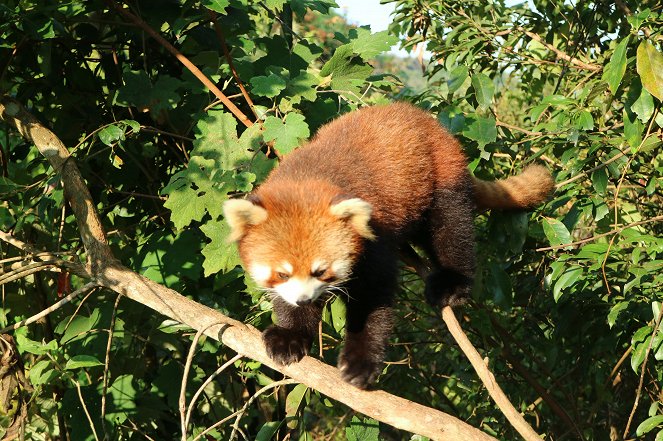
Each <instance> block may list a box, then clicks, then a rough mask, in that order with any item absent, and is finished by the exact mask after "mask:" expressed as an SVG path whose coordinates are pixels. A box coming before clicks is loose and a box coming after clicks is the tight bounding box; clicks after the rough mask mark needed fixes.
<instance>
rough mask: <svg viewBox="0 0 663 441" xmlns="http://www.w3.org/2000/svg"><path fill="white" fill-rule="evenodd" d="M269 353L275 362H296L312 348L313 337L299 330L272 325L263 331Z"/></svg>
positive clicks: (263, 338)
mask: <svg viewBox="0 0 663 441" xmlns="http://www.w3.org/2000/svg"><path fill="white" fill-rule="evenodd" d="M262 341H263V342H265V347H266V349H267V355H269V358H271V359H272V360H274V361H275V362H277V363H279V364H282V365H288V364H292V363H296V362H298V361H299V360H301V359H302V358H304V355H306V354H308V351H309V349H310V348H311V343H312V341H311V339H310V338H308V337H307V336H306V335H304V334H302V333H301V332H298V331H293V330H291V329H286V328H281V327H280V326H276V325H272V326H270V327H269V328H267V329H265V331H264V332H263V333H262Z"/></svg>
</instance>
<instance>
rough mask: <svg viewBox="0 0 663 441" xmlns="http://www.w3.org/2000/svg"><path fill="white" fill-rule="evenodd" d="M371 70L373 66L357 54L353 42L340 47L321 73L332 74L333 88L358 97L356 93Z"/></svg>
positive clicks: (323, 74)
mask: <svg viewBox="0 0 663 441" xmlns="http://www.w3.org/2000/svg"><path fill="white" fill-rule="evenodd" d="M371 72H373V68H372V67H371V66H370V65H368V64H366V63H365V62H364V61H363V60H362V58H361V57H359V56H358V55H356V54H355V52H354V50H353V48H352V44H344V45H343V46H340V47H338V48H337V49H336V51H334V55H332V57H331V58H330V59H329V61H327V62H326V63H325V65H324V66H322V69H321V70H320V75H321V76H322V77H328V76H331V86H332V88H333V89H335V90H338V91H343V92H349V93H350V94H351V95H352V96H353V97H355V98H356V96H355V95H356V94H357V93H358V92H359V90H360V88H361V86H362V85H363V84H364V82H365V81H366V78H368V76H369V75H370V74H371Z"/></svg>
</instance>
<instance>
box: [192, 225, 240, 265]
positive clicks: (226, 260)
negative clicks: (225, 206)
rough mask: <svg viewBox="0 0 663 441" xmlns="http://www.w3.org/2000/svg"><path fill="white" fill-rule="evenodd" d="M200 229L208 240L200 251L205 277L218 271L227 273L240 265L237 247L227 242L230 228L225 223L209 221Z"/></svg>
mask: <svg viewBox="0 0 663 441" xmlns="http://www.w3.org/2000/svg"><path fill="white" fill-rule="evenodd" d="M200 229H201V231H202V232H203V233H204V234H205V236H207V237H208V238H209V239H210V243H208V244H207V245H205V247H204V248H203V250H202V254H203V256H205V262H203V269H204V270H205V277H207V276H209V275H211V274H215V273H218V272H219V271H223V272H228V271H230V270H231V269H233V268H235V267H236V266H237V265H239V264H240V259H239V252H238V251H237V246H236V245H235V244H232V243H228V241H227V239H228V236H229V235H230V227H229V226H228V224H227V223H226V222H225V221H210V222H207V223H206V224H205V225H201V227H200Z"/></svg>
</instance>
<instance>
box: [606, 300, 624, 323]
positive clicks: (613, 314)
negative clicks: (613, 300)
mask: <svg viewBox="0 0 663 441" xmlns="http://www.w3.org/2000/svg"><path fill="white" fill-rule="evenodd" d="M628 307H629V302H619V303H617V304H616V305H615V306H613V307H612V308H610V312H609V313H608V326H610V327H611V328H612V327H613V326H614V325H615V323H616V322H617V317H618V316H619V314H620V313H621V312H622V311H625V310H626V309H627V308H628Z"/></svg>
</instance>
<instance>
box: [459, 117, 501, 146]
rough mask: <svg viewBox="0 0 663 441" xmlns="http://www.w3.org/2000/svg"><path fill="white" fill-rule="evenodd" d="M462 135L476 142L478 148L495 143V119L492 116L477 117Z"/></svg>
mask: <svg viewBox="0 0 663 441" xmlns="http://www.w3.org/2000/svg"><path fill="white" fill-rule="evenodd" d="M463 135H464V136H466V137H467V138H469V139H472V140H474V141H476V142H478V143H479V148H482V147H484V146H485V145H486V144H488V143H490V142H495V140H496V139H497V126H496V124H495V118H494V117H492V116H489V117H487V118H483V117H477V118H476V119H475V120H474V121H473V122H472V123H471V124H470V125H469V126H468V127H467V129H465V130H464V131H463Z"/></svg>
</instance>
